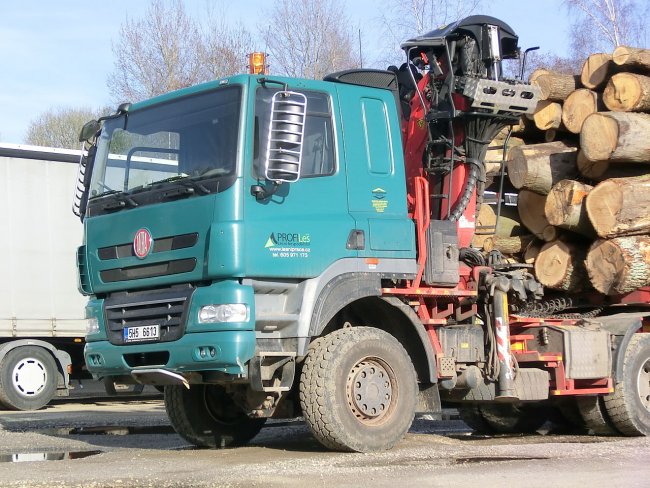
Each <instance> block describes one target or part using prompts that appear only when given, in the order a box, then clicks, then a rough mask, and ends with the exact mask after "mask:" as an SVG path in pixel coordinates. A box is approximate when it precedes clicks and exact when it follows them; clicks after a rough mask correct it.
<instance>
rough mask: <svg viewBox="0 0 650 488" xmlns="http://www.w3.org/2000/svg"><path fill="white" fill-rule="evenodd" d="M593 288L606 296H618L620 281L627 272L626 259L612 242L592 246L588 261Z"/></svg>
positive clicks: (597, 243)
mask: <svg viewBox="0 0 650 488" xmlns="http://www.w3.org/2000/svg"><path fill="white" fill-rule="evenodd" d="M586 267H587V273H588V274H589V280H590V281H591V284H592V286H593V287H594V288H595V289H596V290H598V291H599V292H600V293H604V294H605V295H617V294H618V286H619V281H620V280H621V277H622V275H623V273H624V271H625V259H624V258H623V255H622V254H621V253H620V252H619V250H618V248H617V247H616V245H615V244H614V243H613V242H612V241H606V240H599V241H596V242H594V243H593V244H592V246H591V248H590V249H589V253H588V254H587V259H586Z"/></svg>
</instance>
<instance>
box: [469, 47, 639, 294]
mask: <svg viewBox="0 0 650 488" xmlns="http://www.w3.org/2000/svg"><path fill="white" fill-rule="evenodd" d="M529 81H530V82H531V83H535V84H537V85H538V86H539V87H540V91H541V93H542V100H541V101H540V102H539V104H538V107H537V110H536V112H535V114H534V115H532V116H527V118H526V117H525V118H523V119H522V120H521V121H520V122H519V124H517V125H516V126H514V127H513V135H515V136H516V137H517V139H513V138H511V140H513V141H515V143H514V144H513V145H512V146H511V147H510V148H509V149H508V151H507V158H506V159H507V161H506V164H505V166H506V168H507V175H508V179H509V182H510V183H511V184H512V186H513V187H514V188H515V189H516V191H517V193H518V204H517V208H518V219H515V221H516V220H518V223H519V225H520V226H521V227H518V228H517V229H518V230H517V232H516V234H512V233H511V235H498V236H497V235H494V236H489V237H488V238H486V239H483V241H482V243H481V244H482V247H483V250H484V251H486V252H487V251H491V250H499V251H501V252H502V253H503V254H504V255H507V257H508V259H515V260H516V261H518V262H520V263H526V264H531V265H533V266H534V271H535V274H536V276H537V279H538V280H539V281H540V282H541V283H542V284H543V285H545V286H546V287H548V288H551V289H556V290H561V291H564V292H578V291H582V290H588V289H595V290H596V291H598V292H600V293H602V294H605V295H614V296H616V295H622V294H626V293H629V292H632V291H634V290H636V289H638V288H642V287H649V286H650V49H638V48H632V47H626V46H620V47H618V48H617V49H616V50H615V51H614V52H613V53H611V54H609V53H596V54H593V55H591V56H589V57H588V59H586V60H585V63H584V65H583V68H582V71H581V73H579V74H574V75H571V74H561V73H556V72H553V71H550V70H544V69H541V70H536V71H535V72H534V73H533V74H532V75H531V77H530V79H529ZM501 137H502V138H503V136H501ZM490 162H491V163H492V164H493V166H492V167H494V161H492V160H491V161H490ZM511 220H512V219H511ZM508 225H509V226H512V223H511V222H510V223H508Z"/></svg>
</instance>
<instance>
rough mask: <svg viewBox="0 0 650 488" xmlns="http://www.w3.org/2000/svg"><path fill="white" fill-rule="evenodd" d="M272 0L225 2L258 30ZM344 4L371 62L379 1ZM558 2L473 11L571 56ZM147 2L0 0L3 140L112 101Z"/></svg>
mask: <svg viewBox="0 0 650 488" xmlns="http://www.w3.org/2000/svg"><path fill="white" fill-rule="evenodd" d="M216 1H218V0H184V3H185V5H186V10H187V11H188V13H189V14H190V15H192V16H194V17H196V18H198V17H200V16H201V15H202V13H204V12H205V11H206V3H207V4H209V3H211V2H216ZM394 1H396V2H398V1H404V0H394ZM271 2H272V0H265V1H264V0H239V1H238V2H227V9H226V15H227V18H228V19H232V20H233V22H235V21H243V22H245V23H247V24H248V25H250V26H251V29H254V28H255V26H260V25H263V23H264V11H265V9H266V10H268V8H269V7H270V6H271ZM341 2H342V3H343V5H344V6H345V8H346V13H347V15H348V17H349V18H350V21H351V22H352V24H353V25H355V26H359V28H360V30H361V38H362V45H363V50H364V51H366V54H364V56H363V57H364V60H365V59H373V58H374V57H375V56H373V55H372V52H371V50H372V46H377V45H380V44H381V39H379V38H378V36H379V35H380V32H381V29H379V28H378V25H379V23H380V22H381V20H380V16H381V12H379V11H378V10H377V4H379V2H378V1H377V0H341ZM561 3H562V2H561V0H536V1H531V0H484V8H482V9H481V10H480V11H477V12H476V13H479V14H485V15H491V16H493V17H497V18H499V19H501V20H503V21H505V22H506V23H508V24H509V25H510V26H511V27H512V28H513V29H514V31H515V32H516V33H517V34H518V35H519V45H520V46H521V47H522V48H526V47H530V46H541V47H542V49H543V50H544V51H547V52H553V53H555V54H558V55H566V54H567V52H566V51H567V43H568V29H569V24H570V19H569V18H568V14H567V12H566V10H565V9H563V8H562V6H561ZM148 4H149V2H148V1H147V0H110V1H108V2H89V1H88V0H85V1H81V0H21V1H16V0H0V143H2V142H4V143H7V142H8V143H14V144H22V143H24V138H25V135H26V133H27V129H28V127H29V124H30V122H31V121H33V120H35V119H36V118H37V117H38V116H39V114H41V113H43V112H45V111H47V110H49V109H56V108H72V107H89V108H98V107H104V106H113V105H115V102H114V101H113V100H112V99H111V96H110V93H109V90H108V87H107V84H106V80H107V77H108V75H109V73H111V72H112V71H113V69H114V64H113V63H114V55H113V52H112V49H111V43H115V42H117V40H118V36H119V30H120V26H121V24H122V23H123V22H124V21H125V19H126V18H127V16H128V17H129V18H131V19H134V18H139V17H142V16H143V15H144V13H145V12H146V10H147V6H148ZM220 5H224V3H220ZM436 27H438V26H431V29H434V28H436ZM263 48H264V47H263V46H260V50H263ZM366 67H368V66H366ZM373 67H377V68H383V67H384V66H373ZM271 70H272V68H271Z"/></svg>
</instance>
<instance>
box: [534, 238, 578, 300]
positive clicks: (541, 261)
mask: <svg viewBox="0 0 650 488" xmlns="http://www.w3.org/2000/svg"><path fill="white" fill-rule="evenodd" d="M571 254H572V249H571V247H569V245H567V243H565V242H562V241H559V240H556V241H554V242H548V243H546V244H545V245H544V246H543V247H542V249H541V251H540V252H539V254H538V255H537V259H535V276H536V277H537V279H538V280H539V282H540V283H541V284H542V285H544V286H546V287H548V288H555V289H562V290H566V291H569V290H571V291H574V290H577V287H578V286H579V283H577V282H576V280H575V279H574V278H573V267H574V263H573V258H572V256H571Z"/></svg>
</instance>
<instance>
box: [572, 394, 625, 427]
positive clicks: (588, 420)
mask: <svg viewBox="0 0 650 488" xmlns="http://www.w3.org/2000/svg"><path fill="white" fill-rule="evenodd" d="M576 405H578V411H579V412H580V416H581V417H582V420H583V421H584V423H585V427H586V428H587V429H589V430H590V431H591V432H592V433H594V434H596V435H619V432H618V430H616V428H615V427H614V425H613V424H612V422H611V421H610V419H609V415H608V413H607V410H606V408H605V402H604V400H603V397H601V396H578V397H576Z"/></svg>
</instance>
